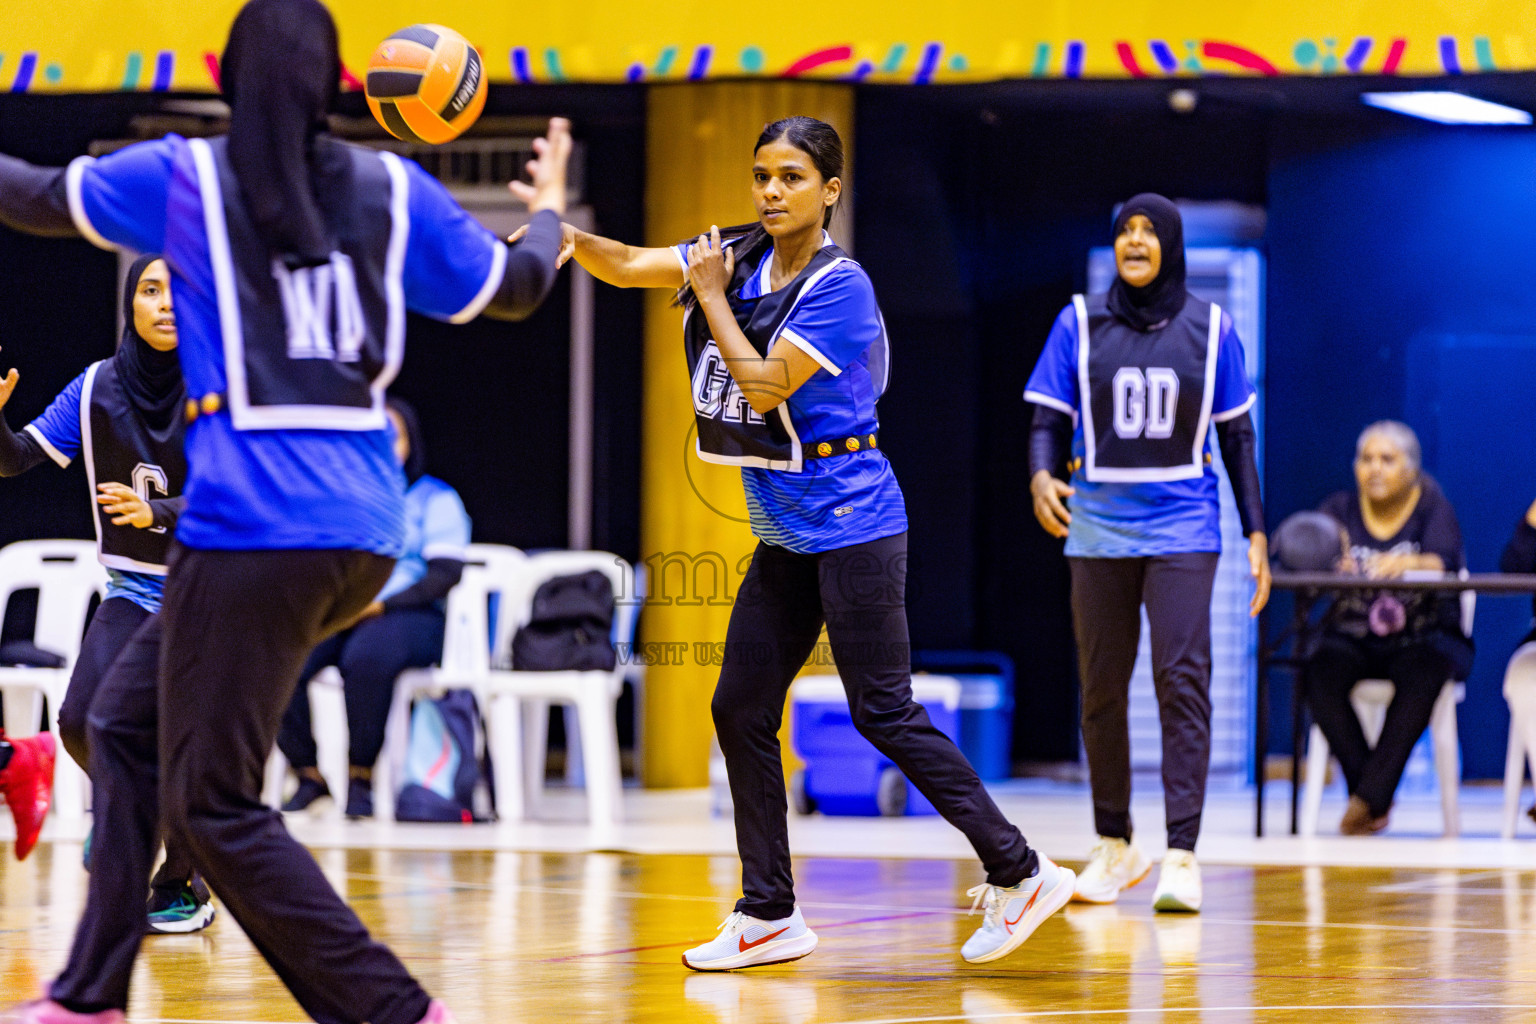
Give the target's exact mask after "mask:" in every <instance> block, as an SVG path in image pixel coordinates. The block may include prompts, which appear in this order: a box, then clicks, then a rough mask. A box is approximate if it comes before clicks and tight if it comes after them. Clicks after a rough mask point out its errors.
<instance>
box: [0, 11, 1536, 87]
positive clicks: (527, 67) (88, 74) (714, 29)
mask: <svg viewBox="0 0 1536 1024" xmlns="http://www.w3.org/2000/svg"><path fill="white" fill-rule="evenodd" d="M330 7H331V10H332V11H333V12H335V14H336V19H337V22H338V23H339V25H340V28H341V40H342V56H343V59H344V61H345V63H346V65H347V68H348V71H347V74H346V75H345V76H344V79H345V85H346V87H348V88H361V82H360V81H359V79H360V77H361V75H362V69H363V68H364V66H365V65H366V63H367V60H368V54H369V53H370V52H371V51H372V49H373V47H374V46H375V45H376V44H377V43H378V41H379V40H381V39H383V38H384V37H385V36H387V35H388V34H389V33H390V32H392V31H394V30H395V29H398V28H401V27H403V26H405V25H409V24H413V23H416V22H435V23H438V24H443V25H449V26H451V27H453V28H455V29H457V30H458V31H459V32H461V33H463V34H464V35H465V36H467V37H468V38H469V39H470V40H471V42H473V43H474V44H475V45H476V46H477V47H479V49H480V50H481V52H482V53H483V54H484V56H485V64H486V67H487V69H488V70H489V72H490V77H491V80H492V81H496V82H566V81H570V82H676V81H696V80H704V79H722V78H814V79H831V80H843V81H863V82H885V83H902V84H918V85H922V84H928V83H943V82H951V83H952V82H968V81H971V82H974V81H990V80H997V79H1005V78H1149V77H1154V78H1155V77H1178V76H1204V75H1333V74H1388V75H1392V74H1401V75H1458V74H1469V73H1475V72H1485V71H1527V70H1532V69H1536V7H1533V6H1532V5H1529V4H1522V3H1494V2H1491V0H1441V2H1417V3H1415V2H1394V0H1355V2H1352V3H1348V4H1318V3H1313V4H1272V3H1233V2H1231V0H1182V2H1179V0H1164V2H1161V3H1154V2H1150V0H1096V2H1093V3H1086V2H1082V0H1077V2H1071V0H1033V2H1029V0H1024V2H1021V0H970V2H967V3H951V4H944V3H890V2H889V0H840V2H837V3H833V4H828V5H824V6H820V7H817V8H815V9H814V10H811V9H809V8H807V9H805V10H803V11H799V12H797V13H796V14H795V15H794V16H788V17H785V16H781V15H782V14H783V13H784V12H782V11H781V12H778V13H777V14H775V15H773V16H771V17H763V16H762V15H763V13H764V12H763V10H762V9H760V8H757V7H752V6H741V5H729V4H724V3H721V2H719V0H711V2H708V3H705V2H700V0H674V2H672V3H668V4H665V5H664V6H662V7H657V6H656V5H654V4H641V3H635V2H634V0H562V2H558V3H518V4H492V3H487V2H485V0H436V2H433V3H421V2H405V0H366V2H365V0H335V2H333V3H331V4H330ZM239 8H240V3H238V2H233V0H198V2H196V3H186V2H184V0H140V2H136V3H123V2H121V0H8V2H7V3H6V11H5V18H4V23H3V25H0V90H9V91H12V92H28V91H55V92H58V91H109V90H133V89H137V90H160V91H164V90H178V91H209V92H211V91H213V90H214V89H215V82H216V81H217V76H218V53H219V51H220V50H222V49H223V46H224V39H225V36H226V35H227V33H228V29H229V24H230V21H231V20H232V19H233V17H234V14H235V12H236V11H237V10H238V9H239Z"/></svg>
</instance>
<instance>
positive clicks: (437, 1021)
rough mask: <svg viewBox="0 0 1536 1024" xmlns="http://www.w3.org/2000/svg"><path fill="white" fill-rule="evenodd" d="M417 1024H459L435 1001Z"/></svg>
mask: <svg viewBox="0 0 1536 1024" xmlns="http://www.w3.org/2000/svg"><path fill="white" fill-rule="evenodd" d="M38 1024H53V1022H52V1021H39V1022H38ZM59 1024H73V1022H65V1021H60V1022H59ZM417 1024H458V1021H456V1020H454V1018H453V1013H452V1012H451V1011H450V1010H449V1009H448V1007H446V1006H444V1005H443V1004H442V1003H441V1002H439V1001H438V1000H436V999H434V1000H432V1002H431V1003H430V1004H429V1005H428V1006H427V1015H426V1016H425V1017H423V1018H421V1020H420V1021H418V1022H417Z"/></svg>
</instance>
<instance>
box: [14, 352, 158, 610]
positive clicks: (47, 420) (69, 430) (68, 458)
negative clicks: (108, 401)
mask: <svg viewBox="0 0 1536 1024" xmlns="http://www.w3.org/2000/svg"><path fill="white" fill-rule="evenodd" d="M84 390H85V374H84V373H82V374H80V376H78V377H76V378H75V379H74V380H72V381H70V382H69V386H68V387H66V388H65V389H64V390H63V391H61V392H59V395H58V397H57V398H55V399H54V400H53V401H52V402H49V403H48V408H47V409H44V410H43V414H42V415H41V416H39V417H38V418H37V419H35V420H33V421H32V422H31V423H28V424H27V426H26V429H25V430H24V431H23V433H25V434H28V435H30V436H31V437H32V439H33V440H35V441H36V442H37V443H38V445H39V446H41V447H42V449H43V451H44V452H45V453H46V454H47V456H48V457H49V458H50V459H52V460H53V461H54V462H56V463H58V464H59V465H60V466H68V465H69V464H70V463H71V462H73V461H74V460H75V459H76V458H77V457H79V455H80V452H81V449H82V447H83V446H84V443H85V438H84V433H83V431H82V430H81V427H80V398H81V395H82V394H83V392H84ZM107 482H109V481H103V483H107ZM111 482H116V483H123V482H125V481H111ZM126 482H127V483H128V484H129V486H132V481H126ZM94 497H95V496H94V495H92V499H93V500H92V502H91V505H92V509H93V515H94V514H95V512H94V509H95V504H96V503H95V501H94ZM164 594H165V577H164V576H162V575H158V574H155V573H148V572H134V571H131V570H126V569H113V568H108V569H107V598H108V600H110V599H111V598H114V597H123V598H127V599H128V600H130V601H132V602H133V603H134V604H136V605H138V606H139V607H140V608H143V609H144V610H145V611H147V612H149V613H150V614H151V615H153V614H154V613H156V612H158V611H159V610H160V602H161V599H162V598H163V596H164Z"/></svg>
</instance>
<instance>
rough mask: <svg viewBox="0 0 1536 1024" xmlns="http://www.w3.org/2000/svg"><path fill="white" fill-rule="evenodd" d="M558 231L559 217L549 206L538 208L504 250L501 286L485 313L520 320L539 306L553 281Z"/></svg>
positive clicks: (558, 238) (558, 254) (559, 232)
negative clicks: (524, 229)
mask: <svg viewBox="0 0 1536 1024" xmlns="http://www.w3.org/2000/svg"><path fill="white" fill-rule="evenodd" d="M560 234H561V231H560V218H559V216H558V215H557V214H555V212H554V211H553V210H540V211H539V212H538V213H536V214H534V215H533V219H532V220H531V221H529V222H528V233H527V234H526V235H524V236H523V238H522V241H520V242H518V243H517V244H516V245H514V246H512V247H511V248H510V249H508V250H507V270H506V273H505V274H504V275H503V276H502V279H501V287H500V288H498V289H496V294H495V295H493V296H492V297H491V301H490V302H489V303H488V304H487V305H486V307H485V310H484V313H485V315H486V316H488V317H492V318H493V319H496V320H523V319H526V318H527V316H528V314H530V313H532V312H533V311H534V310H536V309H538V308H539V303H541V302H543V301H544V297H545V296H546V295H548V294H549V289H550V288H551V287H552V286H553V285H554V283H555V270H556V267H555V260H556V259H558V258H559V256H560Z"/></svg>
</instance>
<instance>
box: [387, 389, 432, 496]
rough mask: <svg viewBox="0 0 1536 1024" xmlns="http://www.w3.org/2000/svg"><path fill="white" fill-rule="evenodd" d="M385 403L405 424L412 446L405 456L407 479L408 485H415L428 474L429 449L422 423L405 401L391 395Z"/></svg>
mask: <svg viewBox="0 0 1536 1024" xmlns="http://www.w3.org/2000/svg"><path fill="white" fill-rule="evenodd" d="M385 402H387V403H388V405H389V407H390V408H391V409H393V410H394V411H395V414H396V415H398V416H399V417H400V419H401V420H402V421H403V422H404V423H405V438H406V440H407V441H408V442H409V443H410V446H411V450H410V451H409V452H407V453H406V456H405V479H406V481H407V482H408V483H415V482H416V481H417V480H420V479H421V478H422V476H423V475H424V474H425V473H426V472H427V448H426V444H425V443H424V442H423V441H422V437H421V421H420V420H418V419H417V418H416V410H415V409H413V408H412V407H411V404H410V403H409V402H407V401H406V400H405V399H403V398H396V397H395V396H394V395H390V396H389V397H388V398H387V399H385Z"/></svg>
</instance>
